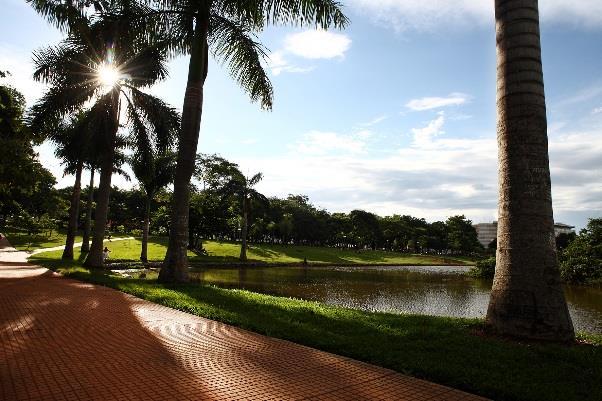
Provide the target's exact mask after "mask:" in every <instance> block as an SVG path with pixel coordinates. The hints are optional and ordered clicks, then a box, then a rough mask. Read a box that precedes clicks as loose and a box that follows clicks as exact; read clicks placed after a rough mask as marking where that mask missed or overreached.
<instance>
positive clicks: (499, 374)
mask: <svg viewBox="0 0 602 401" xmlns="http://www.w3.org/2000/svg"><path fill="white" fill-rule="evenodd" d="M116 244H117V243H116ZM32 262H36V263H40V264H43V265H46V266H47V267H50V268H53V269H58V270H60V271H62V272H63V274H65V275H68V276H70V277H73V278H76V279H80V280H84V281H88V282H93V283H97V284H101V285H105V286H109V287H112V288H116V289H118V290H121V291H124V292H127V293H130V294H133V295H135V296H138V297H140V298H144V299H148V300H150V301H152V302H156V303H159V304H163V305H166V306H169V307H172V308H176V309H180V310H183V311H186V312H189V313H192V314H195V315H198V316H203V317H207V318H210V319H215V320H219V321H222V322H225V323H229V324H232V325H235V326H239V327H243V328H246V329H249V330H252V331H255V332H258V333H262V334H266V335H269V336H273V337H278V338H283V339H287V340H291V341H294V342H297V343H300V344H305V345H308V346H311V347H315V348H318V349H322V350H325V351H330V352H333V353H336V354H340V355H345V356H349V357H352V358H356V359H360V360H363V361H366V362H370V363H374V364H377V365H380V366H384V367H387V368H391V369H394V370H396V371H398V372H401V373H405V374H410V375H412V376H416V377H420V378H424V379H427V380H432V381H435V382H437V383H441V384H445V385H449V386H452V387H456V388H459V389H463V390H466V391H469V392H473V393H476V394H480V395H483V396H486V397H490V398H493V399H496V400H534V401H535V400H537V401H543V400H559V401H560V400H562V401H570V400H600V399H602V387H601V386H600V383H602V338H601V337H600V336H590V337H588V341H589V342H590V344H579V345H573V346H561V345H550V344H527V343H524V344H521V343H516V342H510V341H507V340H501V339H495V338H489V337H485V336H483V335H481V334H480V333H481V331H482V321H480V320H470V319H453V318H441V317H429V316H416V315H396V314H386V313H369V312H362V311H358V310H352V309H345V308H338V307H330V306H326V305H324V304H320V303H315V302H308V301H302V300H297V299H289V298H282V297H274V296H268V295H262V294H257V293H252V292H248V291H243V290H227V289H221V288H216V287H211V286H200V285H183V286H164V285H160V284H157V283H156V282H151V281H145V280H134V279H124V278H120V277H116V276H112V275H106V274H103V273H102V272H93V273H90V272H88V271H86V270H84V269H82V268H81V267H79V266H78V263H77V262H75V263H74V262H70V263H69V262H63V261H60V260H57V259H56V257H51V255H49V254H40V255H37V257H35V258H32ZM581 338H582V339H583V338H585V336H583V335H582V336H581Z"/></svg>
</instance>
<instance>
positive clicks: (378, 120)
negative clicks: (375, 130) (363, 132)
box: [359, 114, 389, 127]
mask: <svg viewBox="0 0 602 401" xmlns="http://www.w3.org/2000/svg"><path fill="white" fill-rule="evenodd" d="M387 118H389V116H387V115H386V114H381V115H380V116H377V117H374V118H373V119H372V120H370V121H368V122H365V123H361V124H359V126H360V127H372V126H373V125H377V124H380V123H381V122H383V121H385V120H386V119H387Z"/></svg>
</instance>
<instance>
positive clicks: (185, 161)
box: [159, 20, 209, 283]
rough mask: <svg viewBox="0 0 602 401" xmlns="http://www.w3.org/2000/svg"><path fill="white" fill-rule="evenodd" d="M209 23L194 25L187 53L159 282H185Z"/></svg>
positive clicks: (205, 75) (207, 54)
mask: <svg viewBox="0 0 602 401" xmlns="http://www.w3.org/2000/svg"><path fill="white" fill-rule="evenodd" d="M208 24H209V22H208V20H204V21H201V22H200V23H199V22H198V21H197V24H196V27H195V37H194V42H193V45H192V49H191V52H190V62H189V67H188V82H187V83H186V93H185V95H184V106H183V109H182V130H181V133H180V141H179V144H178V162H177V166H176V173H175V177H174V192H173V201H172V210H171V222H170V229H169V243H168V246H167V253H166V254H165V260H164V262H163V267H162V268H161V271H160V272H159V281H160V282H164V283H165V282H187V281H188V213H189V203H190V188H189V185H190V178H191V177H192V173H193V171H194V166H195V161H196V149H197V144H198V140H199V130H200V127H201V115H202V112H203V86H204V85H205V79H206V78H207V62H208V59H209V53H208V44H207V29H208Z"/></svg>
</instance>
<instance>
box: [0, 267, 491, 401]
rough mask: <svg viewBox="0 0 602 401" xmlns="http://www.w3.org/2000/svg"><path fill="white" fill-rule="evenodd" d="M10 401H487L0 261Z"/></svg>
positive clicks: (3, 378)
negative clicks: (304, 400)
mask: <svg viewBox="0 0 602 401" xmlns="http://www.w3.org/2000/svg"><path fill="white" fill-rule="evenodd" d="M0 399H1V400H251V399H252V400H272V399H274V400H276V399H278V400H285V399H287V400H288V399H308V400H422V401H426V400H447V401H454V400H479V399H480V400H483V399H482V398H479V397H475V396H473V395H470V394H467V393H463V392H461V391H457V390H454V389H451V388H448V387H443V386H440V385H436V384H433V383H429V382H426V381H423V380H418V379H415V378H411V377H408V376H404V375H401V374H398V373H395V372H393V371H391V370H388V369H383V368H380V367H376V366H372V365H369V364H366V363H362V362H358V361H355V360H352V359H349V358H344V357H341V356H337V355H333V354H329V353H326V352H322V351H318V350H315V349H312V348H308V347H304V346H301V345H297V344H293V343H291V342H288V341H283V340H278V339H274V338H270V337H265V336H262V335H259V334H255V333H251V332H248V331H245V330H242V329H239V328H236V327H232V326H229V325H226V324H222V323H218V322H215V321H211V320H207V319H203V318H199V317H196V316H192V315H189V314H186V313H183V312H179V311H176V310H173V309H170V308H167V307H164V306H160V305H156V304H153V303H150V302H147V301H144V300H141V299H138V298H135V297H133V296H130V295H127V294H123V293H121V292H118V291H115V290H112V289H108V288H104V287H101V286H95V285H91V284H86V283H82V282H78V281H74V280H70V279H66V278H62V277H59V276H57V275H56V274H53V273H51V272H48V271H46V270H44V269H40V268H38V269H36V268H33V266H31V265H27V264H24V263H22V262H21V263H19V262H8V263H7V262H4V263H2V262H0Z"/></svg>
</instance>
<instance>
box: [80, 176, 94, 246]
mask: <svg viewBox="0 0 602 401" xmlns="http://www.w3.org/2000/svg"><path fill="white" fill-rule="evenodd" d="M89 170H90V184H89V185H88V200H87V202H86V217H85V221H84V233H83V236H82V247H81V249H80V250H81V252H82V253H88V252H90V228H91V226H92V210H93V208H94V171H95V170H96V168H95V167H94V165H90V168H89Z"/></svg>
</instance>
